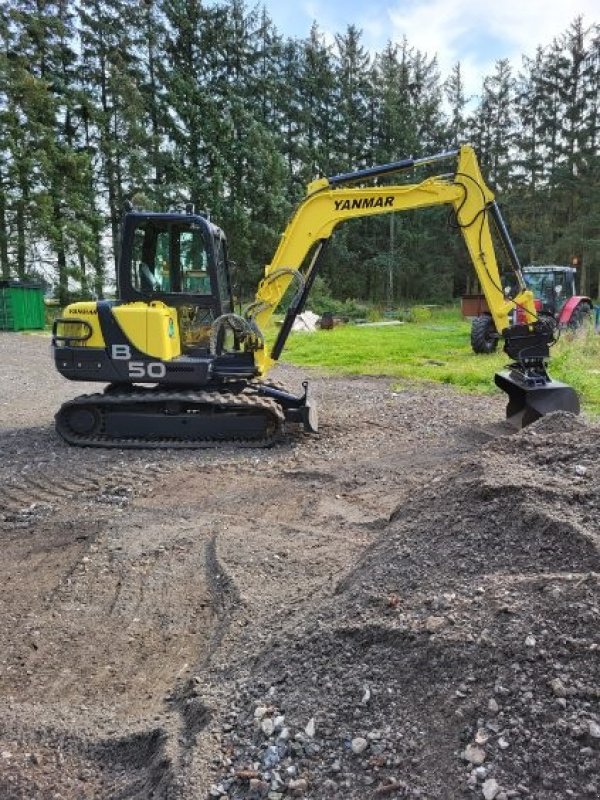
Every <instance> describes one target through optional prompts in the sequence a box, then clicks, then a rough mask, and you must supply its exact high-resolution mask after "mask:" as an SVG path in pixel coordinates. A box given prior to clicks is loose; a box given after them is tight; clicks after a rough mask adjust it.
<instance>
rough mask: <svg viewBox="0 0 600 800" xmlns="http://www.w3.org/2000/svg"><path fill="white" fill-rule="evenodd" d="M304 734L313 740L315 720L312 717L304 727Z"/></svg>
mask: <svg viewBox="0 0 600 800" xmlns="http://www.w3.org/2000/svg"><path fill="white" fill-rule="evenodd" d="M304 732H305V733H306V735H307V736H309V737H310V738H311V739H312V738H314V735H315V718H314V717H311V718H310V719H309V720H308V723H307V725H306V728H304Z"/></svg>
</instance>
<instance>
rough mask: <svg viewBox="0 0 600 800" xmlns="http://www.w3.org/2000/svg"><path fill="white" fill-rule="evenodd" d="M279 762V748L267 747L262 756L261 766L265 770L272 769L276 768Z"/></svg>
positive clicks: (274, 746)
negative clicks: (263, 766)
mask: <svg viewBox="0 0 600 800" xmlns="http://www.w3.org/2000/svg"><path fill="white" fill-rule="evenodd" d="M280 761H281V756H280V754H279V748H278V747H277V746H276V745H274V744H272V745H271V746H270V747H267V750H266V753H265V754H264V756H263V764H264V765H265V767H266V768H267V769H273V767H276V766H277V764H279V762H280Z"/></svg>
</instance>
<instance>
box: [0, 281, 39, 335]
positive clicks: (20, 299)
mask: <svg viewBox="0 0 600 800" xmlns="http://www.w3.org/2000/svg"><path fill="white" fill-rule="evenodd" d="M44 324H45V309H44V290H43V288H42V287H41V286H40V285H39V284H37V283H20V282H19V281H0V331H29V330H42V329H43V328H44Z"/></svg>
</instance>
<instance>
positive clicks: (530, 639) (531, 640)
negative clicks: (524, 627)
mask: <svg viewBox="0 0 600 800" xmlns="http://www.w3.org/2000/svg"><path fill="white" fill-rule="evenodd" d="M535 645H536V639H535V636H532V635H531V634H529V635H528V636H526V637H525V647H535ZM494 797H495V795H494Z"/></svg>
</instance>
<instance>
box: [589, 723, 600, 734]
mask: <svg viewBox="0 0 600 800" xmlns="http://www.w3.org/2000/svg"><path fill="white" fill-rule="evenodd" d="M589 730H590V736H591V737H592V739H600V725H598V723H597V722H594V720H593V719H591V720H590V728H589Z"/></svg>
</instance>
